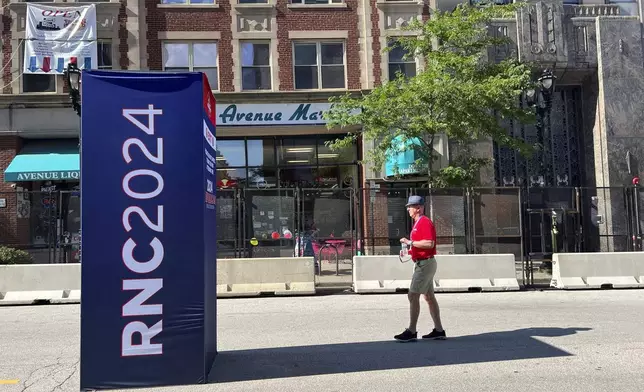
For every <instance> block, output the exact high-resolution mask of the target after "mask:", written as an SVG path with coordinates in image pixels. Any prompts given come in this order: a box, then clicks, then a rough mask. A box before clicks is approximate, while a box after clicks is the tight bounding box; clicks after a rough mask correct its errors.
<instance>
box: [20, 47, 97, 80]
mask: <svg viewBox="0 0 644 392" xmlns="http://www.w3.org/2000/svg"><path fill="white" fill-rule="evenodd" d="M72 57H73V58H76V65H77V66H78V68H80V69H96V68H98V55H97V45H96V41H70V42H65V41H60V42H56V41H25V59H24V63H23V64H24V67H23V72H24V73H25V74H47V75H62V74H64V73H65V68H66V67H67V64H69V62H70V60H71V59H72Z"/></svg>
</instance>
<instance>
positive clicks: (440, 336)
mask: <svg viewBox="0 0 644 392" xmlns="http://www.w3.org/2000/svg"><path fill="white" fill-rule="evenodd" d="M423 339H433V340H445V339H447V335H446V334H445V331H444V330H443V331H440V332H438V331H437V330H436V329H433V330H432V332H431V333H429V334H427V335H423Z"/></svg>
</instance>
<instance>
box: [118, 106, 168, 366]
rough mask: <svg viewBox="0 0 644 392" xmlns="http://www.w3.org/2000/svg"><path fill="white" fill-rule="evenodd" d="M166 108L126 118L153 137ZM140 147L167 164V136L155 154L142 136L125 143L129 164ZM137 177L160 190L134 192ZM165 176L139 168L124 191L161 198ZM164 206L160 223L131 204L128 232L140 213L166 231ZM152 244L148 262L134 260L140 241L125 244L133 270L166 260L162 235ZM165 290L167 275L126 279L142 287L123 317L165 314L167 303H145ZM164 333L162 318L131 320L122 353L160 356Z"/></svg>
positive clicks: (131, 112)
mask: <svg viewBox="0 0 644 392" xmlns="http://www.w3.org/2000/svg"><path fill="white" fill-rule="evenodd" d="M162 114H163V111H162V110H160V109H154V106H153V105H148V108H147V109H123V117H124V118H125V119H127V120H128V121H129V122H130V124H132V125H134V126H136V127H137V128H138V129H139V130H141V131H143V132H144V133H145V134H147V135H149V136H153V135H154V132H155V128H154V116H158V115H162ZM134 116H147V118H148V125H145V124H143V123H142V122H141V121H140V120H139V119H137V118H136V117H134ZM132 145H136V146H138V147H139V148H140V149H141V151H142V152H143V155H144V156H145V157H146V158H147V159H148V160H150V161H151V162H154V163H155V164H157V165H163V138H161V137H157V155H156V156H154V155H152V154H151V153H150V150H149V149H148V148H147V147H146V145H145V143H144V142H143V141H142V140H141V139H138V138H128V139H127V140H125V142H124V143H123V147H122V149H121V153H122V156H123V159H124V160H125V162H126V163H127V164H131V163H132V162H133V158H132V156H131V155H130V146H132ZM137 176H151V177H152V178H154V179H155V180H156V182H157V186H156V189H155V190H154V191H152V192H148V193H138V192H134V191H132V189H131V187H130V180H132V179H133V178H135V177H137ZM163 184H164V181H163V176H162V175H161V174H159V173H158V172H156V171H154V170H149V169H135V170H132V171H130V172H128V173H127V174H126V175H125V176H124V177H123V184H122V190H123V192H125V194H127V195H128V196H129V197H131V198H133V199H136V200H147V199H152V198H154V197H157V196H158V195H159V194H161V192H162V191H163ZM163 211H164V209H163V206H162V205H159V206H157V222H156V224H155V223H154V222H152V220H151V219H150V218H149V217H148V215H147V214H146V213H145V211H143V209H142V208H141V207H138V206H129V207H127V208H126V209H125V211H123V216H122V224H123V228H124V229H125V231H126V232H128V233H130V232H131V231H132V230H133V228H132V225H131V223H130V215H132V214H137V215H138V216H139V217H141V220H142V221H143V222H144V223H145V225H146V226H147V227H148V228H149V229H151V230H154V231H155V232H157V233H163ZM149 245H150V247H151V248H152V250H153V253H152V257H151V258H150V259H149V260H147V261H138V260H136V259H134V248H135V247H136V246H137V243H136V242H135V241H134V240H133V239H132V238H128V239H127V241H126V242H125V244H123V250H122V252H121V257H122V261H123V263H124V264H125V266H126V267H127V268H128V270H129V271H131V272H135V273H137V274H150V273H153V272H154V271H155V270H156V269H157V268H159V266H160V265H161V263H162V262H163V259H164V248H163V243H162V242H161V240H160V239H159V238H158V237H154V238H152V241H150V244H149ZM162 289H163V278H141V279H123V290H124V291H132V290H140V292H139V293H138V294H136V295H135V296H134V297H133V298H132V299H130V300H129V301H127V302H126V303H125V304H124V305H123V309H122V316H123V317H133V316H160V317H162V316H163V304H144V302H146V301H148V300H149V299H150V298H152V296H153V295H154V294H156V293H157V292H159V291H161V290H162ZM161 332H163V319H162V318H161V320H159V321H158V322H157V323H156V324H154V325H153V326H151V327H148V326H147V325H146V324H145V323H143V322H141V321H131V322H129V323H128V324H127V325H125V327H124V328H123V331H122V333H121V355H122V356H124V357H129V356H143V355H160V354H163V343H152V339H153V338H154V337H155V336H157V335H159V334H160V333H161ZM135 334H138V335H139V336H141V343H140V344H135V343H134V335H135Z"/></svg>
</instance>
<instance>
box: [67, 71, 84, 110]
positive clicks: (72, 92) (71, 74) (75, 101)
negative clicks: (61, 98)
mask: <svg viewBox="0 0 644 392" xmlns="http://www.w3.org/2000/svg"><path fill="white" fill-rule="evenodd" d="M65 78H66V79H67V85H68V86H69V97H70V98H71V100H72V107H73V108H74V111H75V112H76V113H77V114H78V116H79V117H80V115H81V104H80V84H81V71H80V69H79V68H78V66H77V65H76V61H75V60H74V59H72V61H70V62H69V64H67V70H65Z"/></svg>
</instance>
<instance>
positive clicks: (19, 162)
mask: <svg viewBox="0 0 644 392" xmlns="http://www.w3.org/2000/svg"><path fill="white" fill-rule="evenodd" d="M4 180H5V181H7V182H19V181H61V180H72V181H75V180H80V157H79V154H78V140H75V139H71V140H69V139H61V140H47V141H36V142H29V143H28V144H26V145H25V147H24V148H23V149H22V150H21V151H20V153H19V154H18V155H16V157H15V158H14V159H13V160H12V161H11V164H9V166H8V167H7V169H6V170H5V172H4Z"/></svg>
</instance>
